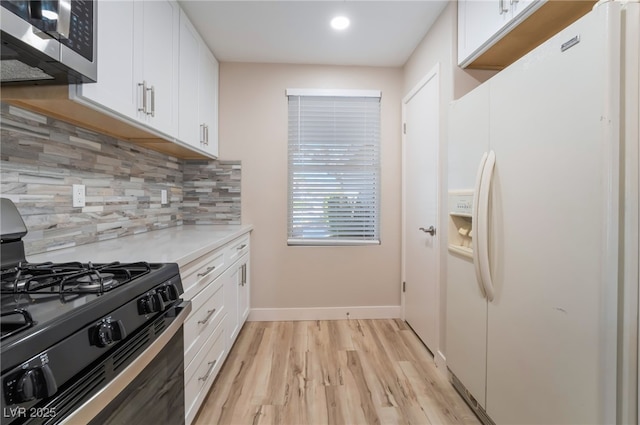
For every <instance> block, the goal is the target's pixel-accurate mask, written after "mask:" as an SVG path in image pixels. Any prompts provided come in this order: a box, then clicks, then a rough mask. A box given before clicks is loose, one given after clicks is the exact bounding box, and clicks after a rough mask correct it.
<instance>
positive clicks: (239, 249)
mask: <svg viewBox="0 0 640 425" xmlns="http://www.w3.org/2000/svg"><path fill="white" fill-rule="evenodd" d="M246 247H247V244H246V243H243V244H242V245H240V246H239V247H238V248H236V249H237V250H238V251H241V250H243V249H245V248H246Z"/></svg>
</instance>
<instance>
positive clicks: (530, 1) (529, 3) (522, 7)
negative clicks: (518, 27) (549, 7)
mask: <svg viewBox="0 0 640 425" xmlns="http://www.w3.org/2000/svg"><path fill="white" fill-rule="evenodd" d="M537 3H541V2H540V1H539V0H518V1H512V2H511V3H510V5H511V11H510V12H511V20H512V21H513V20H517V19H520V18H524V17H525V16H526V15H527V14H528V12H529V10H530V9H531V8H532V7H536V6H538V5H537Z"/></svg>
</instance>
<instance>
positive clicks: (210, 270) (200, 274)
mask: <svg viewBox="0 0 640 425" xmlns="http://www.w3.org/2000/svg"><path fill="white" fill-rule="evenodd" d="M215 269H216V266H211V267H207V270H206V271H205V272H204V273H198V277H203V276H206V275H208V274H209V273H211V272H212V271H214V270H215Z"/></svg>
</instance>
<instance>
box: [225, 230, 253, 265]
mask: <svg viewBox="0 0 640 425" xmlns="http://www.w3.org/2000/svg"><path fill="white" fill-rule="evenodd" d="M249 248H250V246H249V235H244V236H241V237H239V238H238V239H236V240H234V241H232V242H231V243H229V245H228V247H227V258H226V261H227V264H229V265H231V264H233V263H234V262H235V261H236V260H237V259H238V258H240V257H242V256H243V255H244V254H245V253H247V252H249Z"/></svg>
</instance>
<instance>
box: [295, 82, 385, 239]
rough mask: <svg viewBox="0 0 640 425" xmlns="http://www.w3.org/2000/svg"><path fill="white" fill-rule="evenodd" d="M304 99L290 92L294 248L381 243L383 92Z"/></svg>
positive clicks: (317, 95)
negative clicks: (381, 102)
mask: <svg viewBox="0 0 640 425" xmlns="http://www.w3.org/2000/svg"><path fill="white" fill-rule="evenodd" d="M300 92H301V91H300V90H295V91H293V90H290V91H288V92H287V94H288V98H289V205H288V209H289V223H288V243H289V244H290V245H359V244H372V243H374V244H377V243H379V240H380V231H379V229H380V92H374V93H376V94H377V96H375V95H374V96H372V95H371V92H366V93H362V94H363V95H360V96H358V95H357V93H355V94H354V93H353V91H351V92H349V94H348V95H337V96H336V95H332V92H327V91H323V92H317V91H316V92H312V93H313V94H312V95H304V94H302V93H300ZM292 93H295V94H292Z"/></svg>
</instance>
